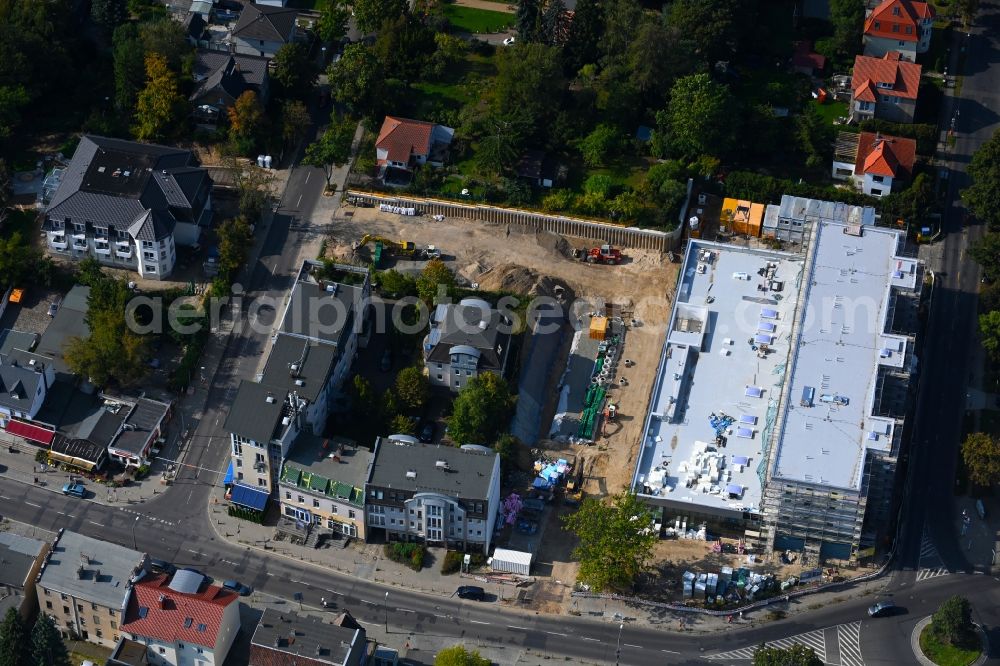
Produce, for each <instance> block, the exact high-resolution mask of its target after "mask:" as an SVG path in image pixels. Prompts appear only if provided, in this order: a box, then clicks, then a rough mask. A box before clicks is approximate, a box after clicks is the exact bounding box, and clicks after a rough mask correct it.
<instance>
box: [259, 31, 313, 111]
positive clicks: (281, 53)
mask: <svg viewBox="0 0 1000 666" xmlns="http://www.w3.org/2000/svg"><path fill="white" fill-rule="evenodd" d="M271 66H272V72H271V78H272V79H274V81H275V82H276V83H277V84H278V86H279V92H280V93H281V95H282V96H283V97H289V98H292V99H305V97H306V96H308V95H309V93H310V92H311V91H312V88H313V86H314V85H315V84H316V77H317V76H318V75H319V72H317V71H316V63H315V62H314V61H313V59H312V58H311V57H310V56H309V48H308V47H307V46H306V45H305V44H303V43H301V42H292V43H289V44H284V45H282V47H281V48H280V49H278V52H277V53H275V54H274V60H272V61H271Z"/></svg>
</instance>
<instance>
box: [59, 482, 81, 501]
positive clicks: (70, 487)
mask: <svg viewBox="0 0 1000 666" xmlns="http://www.w3.org/2000/svg"><path fill="white" fill-rule="evenodd" d="M62 491H63V495H72V496H73V497H79V498H80V499H83V498H84V497H85V496H86V494H87V491H86V490H85V489H84V487H83V484H82V483H67V484H66V485H65V486H63V490H62Z"/></svg>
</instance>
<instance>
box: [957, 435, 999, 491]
mask: <svg viewBox="0 0 1000 666" xmlns="http://www.w3.org/2000/svg"><path fill="white" fill-rule="evenodd" d="M962 460H963V461H964V462H965V468H966V470H968V474H969V479H970V480H971V481H972V482H973V483H974V484H976V485H977V486H981V487H983V488H989V487H991V486H992V485H993V484H995V483H998V482H1000V442H998V441H997V440H996V439H994V438H993V437H992V436H990V435H988V434H986V433H984V432H970V433H969V434H968V435H967V436H966V438H965V441H964V442H963V443H962Z"/></svg>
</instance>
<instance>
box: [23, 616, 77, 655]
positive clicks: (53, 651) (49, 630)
mask: <svg viewBox="0 0 1000 666" xmlns="http://www.w3.org/2000/svg"><path fill="white" fill-rule="evenodd" d="M31 661H32V662H33V664H34V666H70V665H71V664H72V663H73V662H72V661H71V660H70V658H69V652H68V651H67V650H66V644H65V643H63V640H62V636H60V635H59V630H58V629H56V625H55V622H54V621H53V620H52V616H51V615H49V614H48V613H41V614H40V615H39V616H38V619H37V620H35V626H34V627H33V628H32V629H31Z"/></svg>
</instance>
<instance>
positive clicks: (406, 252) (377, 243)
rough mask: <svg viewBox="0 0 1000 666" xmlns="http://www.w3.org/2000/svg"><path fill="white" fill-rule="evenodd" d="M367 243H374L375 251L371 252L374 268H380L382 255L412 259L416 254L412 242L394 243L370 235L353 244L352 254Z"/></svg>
mask: <svg viewBox="0 0 1000 666" xmlns="http://www.w3.org/2000/svg"><path fill="white" fill-rule="evenodd" d="M369 243H374V248H375V249H374V250H373V251H372V263H374V264H375V268H380V266H381V263H382V255H383V254H384V253H389V254H392V255H395V256H397V257H412V256H414V255H415V254H416V253H417V246H416V244H415V243H413V242H412V241H395V240H390V239H388V238H383V237H382V236H373V235H371V234H365V235H364V237H362V239H361V240H360V241H358V242H357V243H354V244H353V245H352V246H351V247H352V249H353V250H354V253H355V254H358V253H359V252H360V251H361V249H362V248H363V247H365V246H367V245H368V244H369Z"/></svg>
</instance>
